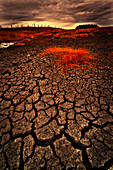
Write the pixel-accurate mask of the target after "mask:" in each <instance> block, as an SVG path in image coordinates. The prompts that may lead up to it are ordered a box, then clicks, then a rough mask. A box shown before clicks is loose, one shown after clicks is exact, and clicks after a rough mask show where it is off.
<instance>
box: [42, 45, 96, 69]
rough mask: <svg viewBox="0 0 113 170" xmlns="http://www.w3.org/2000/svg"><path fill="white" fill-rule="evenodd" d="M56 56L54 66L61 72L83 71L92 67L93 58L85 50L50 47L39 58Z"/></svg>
mask: <svg viewBox="0 0 113 170" xmlns="http://www.w3.org/2000/svg"><path fill="white" fill-rule="evenodd" d="M53 55H54V56H56V61H55V65H56V66H57V67H60V69H61V70H62V71H67V70H68V69H73V68H74V69H78V68H79V67H80V68H82V69H85V68H87V67H91V68H92V67H94V61H96V59H95V57H94V56H93V55H92V54H91V53H90V52H89V51H86V50H85V49H72V48H66V47H65V48H59V47H52V48H47V49H45V50H44V51H43V52H42V53H41V56H53Z"/></svg>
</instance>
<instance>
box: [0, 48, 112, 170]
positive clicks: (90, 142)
mask: <svg viewBox="0 0 113 170" xmlns="http://www.w3.org/2000/svg"><path fill="white" fill-rule="evenodd" d="M24 48H25V47H24ZM14 50H15V54H16V56H17V57H16V58H13V56H14V55H15V54H14ZM20 51H21V48H20V49H19V47H15V49H13V47H12V48H9V49H5V50H2V53H1V54H0V55H1V57H4V56H6V54H7V52H8V55H9V56H10V57H9V58H8V57H6V58H5V57H4V58H3V60H4V61H3V62H2V61H1V72H2V74H1V80H0V81H1V85H0V136H1V145H0V169H1V170H2V169H9V170H10V169H11V170H13V169H20V170H22V169H24V170H30V169H34V170H35V169H36V170H42V169H53V170H54V169H57V170H59V169H67V170H68V169H77V170H92V169H93V170H96V169H101V170H105V169H112V168H113V167H112V163H113V81H112V80H113V69H106V70H105V69H104V68H101V69H90V68H89V69H86V70H68V71H67V73H66V74H64V73H63V72H61V74H59V72H58V70H57V69H56V68H55V67H54V66H53V65H52V64H51V58H50V57H49V56H45V57H40V56H37V54H38V52H37V51H34V50H33V49H30V50H29V53H30V55H29V58H28V56H27V53H28V51H27V50H25V49H24V50H23V51H21V52H20ZM13 59H14V60H15V62H14V61H13ZM48 65H49V66H48Z"/></svg>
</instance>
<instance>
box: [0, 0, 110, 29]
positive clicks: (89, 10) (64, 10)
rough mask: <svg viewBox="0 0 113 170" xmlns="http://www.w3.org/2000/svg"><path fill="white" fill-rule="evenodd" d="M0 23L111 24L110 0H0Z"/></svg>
mask: <svg viewBox="0 0 113 170" xmlns="http://www.w3.org/2000/svg"><path fill="white" fill-rule="evenodd" d="M0 18H1V19H0V24H1V25H2V24H4V25H10V24H21V23H22V22H28V23H29V22H36V23H40V22H42V23H43V22H46V23H52V22H53V23H56V24H59V25H60V26H64V27H71V26H72V25H73V24H77V23H96V24H98V25H106V26H107V25H113V1H112V0H62V1H61V0H18V1H17V0H5V1H4V0H0Z"/></svg>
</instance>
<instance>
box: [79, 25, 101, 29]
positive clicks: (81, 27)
mask: <svg viewBox="0 0 113 170" xmlns="http://www.w3.org/2000/svg"><path fill="white" fill-rule="evenodd" d="M97 27H98V26H97V25H96V24H86V25H78V26H77V27H76V29H87V28H97Z"/></svg>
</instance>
